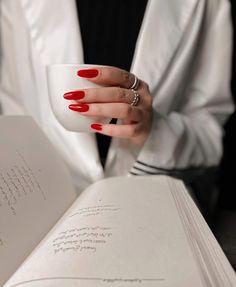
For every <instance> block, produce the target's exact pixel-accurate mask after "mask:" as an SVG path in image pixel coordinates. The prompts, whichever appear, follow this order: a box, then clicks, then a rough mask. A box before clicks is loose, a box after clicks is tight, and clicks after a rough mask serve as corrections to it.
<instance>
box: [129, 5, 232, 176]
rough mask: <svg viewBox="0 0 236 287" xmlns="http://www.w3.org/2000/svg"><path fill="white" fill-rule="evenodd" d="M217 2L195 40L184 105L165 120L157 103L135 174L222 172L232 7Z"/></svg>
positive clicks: (228, 101) (229, 105) (228, 111)
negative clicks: (215, 170)
mask: <svg viewBox="0 0 236 287" xmlns="http://www.w3.org/2000/svg"><path fill="white" fill-rule="evenodd" d="M209 2H211V1H209ZM215 2H217V3H218V4H217V5H218V7H215V10H214V9H209V8H210V7H208V10H207V11H206V13H205V14H206V16H204V17H203V19H202V23H201V32H200V33H199V34H198V37H199V38H198V39H195V52H194V54H193V57H192V58H193V59H192V61H191V65H192V67H190V71H191V75H189V77H188V78H185V79H183V80H182V81H183V84H184V86H185V88H184V89H183V93H182V95H181V101H180V102H181V104H179V105H178V106H176V107H173V108H172V110H170V112H168V113H166V114H163V113H161V112H160V111H158V106H157V105H155V98H154V106H153V110H154V116H153V125H152V130H151V133H150V135H149V138H148V139H147V140H146V142H145V144H144V146H143V147H142V149H141V151H140V153H139V155H138V157H137V161H136V162H135V164H134V166H133V168H132V169H131V174H134V175H143V174H170V175H176V176H177V177H178V176H179V175H181V173H183V172H184V173H185V175H188V176H189V175H191V174H195V173H199V172H201V170H202V169H204V168H206V167H208V168H209V167H214V166H217V165H218V163H219V161H220V159H221V156H222V135H223V124H224V123H225V121H226V119H227V118H228V116H229V115H230V114H231V112H232V110H233V102H232V96H231V92H230V80H231V60H232V59H231V58H232V25H231V15H230V11H231V10H230V5H229V3H228V1H215ZM219 3H220V4H219ZM216 8H217V9H216ZM183 41H186V42H187V41H188V40H187V39H186V38H185V39H184V40H183ZM182 44H183V45H185V43H182ZM175 57H178V55H177V56H175ZM173 106H174V105H173ZM180 177H181V176H180Z"/></svg>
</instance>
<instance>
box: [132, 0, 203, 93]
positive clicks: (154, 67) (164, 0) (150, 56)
mask: <svg viewBox="0 0 236 287" xmlns="http://www.w3.org/2000/svg"><path fill="white" fill-rule="evenodd" d="M198 1H199V0H149V2H148V5H147V8H146V12H145V15H144V19H143V23H142V27H141V30H140V34H139V37H138V40H137V44H136V50H135V54H134V58H133V63H132V68H131V71H132V72H134V73H135V74H136V75H137V76H139V77H140V78H141V79H143V80H144V81H146V82H147V83H148V84H149V86H150V89H151V91H153V92H155V91H156V90H157V89H158V84H159V83H160V81H161V78H162V76H163V75H164V73H165V70H166V69H167V67H168V64H169V63H170V61H171V59H172V56H173V55H174V52H175V51H176V49H177V48H178V44H179V43H180V40H181V37H182V35H183V33H184V31H185V29H186V26H187V24H188V22H189V20H190V18H191V15H192V13H193V11H194V8H195V7H196V4H197V2H198Z"/></svg>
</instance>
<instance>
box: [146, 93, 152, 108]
mask: <svg viewBox="0 0 236 287" xmlns="http://www.w3.org/2000/svg"><path fill="white" fill-rule="evenodd" d="M146 101H147V105H148V107H151V106H152V103H153V98H152V96H151V95H149V96H148V97H147V99H146Z"/></svg>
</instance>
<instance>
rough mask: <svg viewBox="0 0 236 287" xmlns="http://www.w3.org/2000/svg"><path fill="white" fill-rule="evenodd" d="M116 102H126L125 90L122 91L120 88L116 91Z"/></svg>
mask: <svg viewBox="0 0 236 287" xmlns="http://www.w3.org/2000/svg"><path fill="white" fill-rule="evenodd" d="M117 98H118V101H120V102H124V103H125V102H126V93H125V90H124V89H122V88H119V89H118V97H117Z"/></svg>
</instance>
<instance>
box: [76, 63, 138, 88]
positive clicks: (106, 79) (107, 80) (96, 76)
mask: <svg viewBox="0 0 236 287" xmlns="http://www.w3.org/2000/svg"><path fill="white" fill-rule="evenodd" d="M77 75H78V76H79V77H82V78H87V79H88V80H90V81H91V82H93V83H96V84H98V85H102V86H119V87H122V88H126V89H129V88H130V87H131V86H132V85H133V83H134V81H135V76H134V75H133V74H132V73H129V72H128V71H126V70H122V69H120V68H117V67H96V68H90V69H83V70H79V71H78V72H77Z"/></svg>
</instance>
